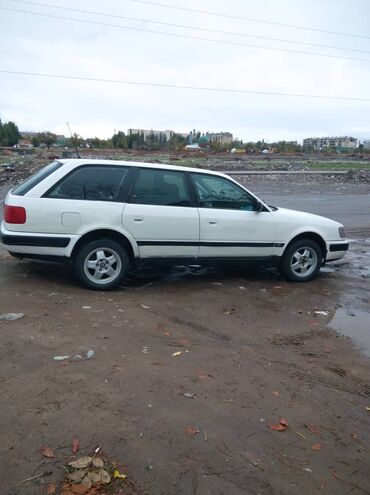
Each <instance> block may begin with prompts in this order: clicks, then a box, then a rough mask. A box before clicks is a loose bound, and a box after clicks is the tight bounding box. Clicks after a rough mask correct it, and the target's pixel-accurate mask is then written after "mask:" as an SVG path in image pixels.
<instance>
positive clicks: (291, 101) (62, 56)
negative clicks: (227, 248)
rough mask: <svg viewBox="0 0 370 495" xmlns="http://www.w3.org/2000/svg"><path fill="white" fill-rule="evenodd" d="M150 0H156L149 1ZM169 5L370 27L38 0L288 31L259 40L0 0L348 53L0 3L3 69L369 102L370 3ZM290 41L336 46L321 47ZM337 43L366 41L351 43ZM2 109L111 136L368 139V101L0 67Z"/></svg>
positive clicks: (57, 128) (21, 122) (228, 27)
mask: <svg viewBox="0 0 370 495" xmlns="http://www.w3.org/2000/svg"><path fill="white" fill-rule="evenodd" d="M153 1H154V0H153ZM157 1H158V2H159V3H166V4H168V5H172V6H181V7H188V8H194V9H202V10H208V11H212V12H220V13H225V14H229V15H235V16H240V17H253V18H257V19H262V20H266V21H273V22H276V23H284V24H290V25H292V24H293V25H299V26H306V27H310V28H314V29H323V30H328V31H336V32H338V31H339V32H346V33H351V34H357V35H363V36H365V37H366V36H368V37H369V38H368V39H361V38H355V37H350V36H348V37H347V36H339V35H333V34H327V33H320V32H315V31H304V30H299V29H291V28H287V27H283V26H275V25H269V24H262V23H254V22H248V21H246V20H241V19H230V18H226V17H217V16H212V15H209V14H207V15H204V14H195V13H191V12H185V11H181V10H175V9H170V8H163V7H159V6H154V5H147V4H143V3H138V2H136V1H134V0H106V1H104V2H101V1H97V0H64V1H58V2H57V1H56V0H40V2H42V3H45V4H48V5H57V6H63V7H68V8H75V9H85V10H90V11H98V12H104V13H106V14H112V15H123V16H130V17H135V18H138V19H145V20H151V21H160V22H168V23H174V24H184V25H189V26H193V27H200V28H207V29H215V30H222V31H230V32H233V33H244V34H245V35H256V36H266V37H273V38H280V39H282V38H283V39H286V40H291V41H293V42H294V43H286V42H277V41H268V40H259V39H253V38H248V37H241V36H236V35H235V34H234V35H228V34H219V33H210V32H208V33H207V32H203V31H195V30H194V29H184V28H176V27H170V26H159V25H157V24H154V23H153V22H143V21H129V20H124V19H119V18H109V17H102V16H99V15H90V14H87V13H76V12H75V13H74V12H68V11H61V10H57V9H53V8H49V7H41V6H33V5H29V4H28V5H27V4H22V3H18V2H14V1H11V0H0V7H6V8H11V9H18V10H23V11H32V12H39V13H44V14H45V13H47V14H51V15H56V16H64V17H73V18H76V19H82V20H85V21H86V20H89V21H96V22H103V23H110V24H116V25H118V24H119V25H122V26H126V27H127V26H130V27H136V28H143V29H149V30H150V29H151V30H160V31H165V32H169V33H180V34H186V35H190V36H197V37H203V38H214V39H218V40H223V41H234V42H239V43H246V44H256V45H263V46H265V47H270V48H271V47H274V48H286V49H291V50H303V51H309V52H314V53H320V54H331V55H337V56H340V57H353V58H358V59H364V60H366V59H367V60H369V62H366V61H355V60H343V59H336V58H327V57H321V56H315V55H304V54H296V53H289V52H280V51H276V50H271V49H261V48H254V47H247V46H236V45H227V44H221V43H214V42H210V41H201V40H194V39H185V38H176V37H171V36H165V35H161V34H155V33H149V32H142V31H135V30H127V29H118V28H114V27H108V26H99V25H93V24H86V23H80V22H75V21H69V20H65V19H64V20H62V19H55V18H48V17H39V16H36V15H28V14H24V13H19V12H11V11H6V10H0V70H11V71H24V72H39V73H50V74H61V75H70V76H83V77H91V78H104V79H118V80H130V81H141V82H153V83H165V84H166V83H167V84H174V85H188V86H189V85H191V86H203V87H204V86H207V87H214V88H228V89H238V90H257V91H272V92H284V93H299V94H311V95H327V96H346V97H354V98H361V97H362V98H369V99H370V29H369V28H370V2H369V1H368V0H352V1H350V0H258V1H257V0H254V1H251V0H227V1H226V0H202V1H199V0H198V1H196V0H187V1H185V0H157ZM298 42H307V43H316V44H324V45H332V46H335V47H340V48H342V49H329V48H319V47H309V46H304V45H299V44H298ZM343 48H351V49H356V50H364V51H367V52H368V53H364V52H356V51H347V50H344V49H343ZM0 88H1V90H0V118H1V119H2V120H3V121H8V120H13V121H15V122H16V123H17V124H18V126H19V127H20V129H21V130H35V131H40V130H50V131H52V132H56V133H60V134H67V133H68V130H67V128H66V124H65V122H66V121H69V123H70V125H71V127H72V131H73V132H77V133H79V134H81V135H82V136H83V137H91V136H99V137H110V136H111V135H112V134H113V132H114V130H123V131H124V132H126V131H127V129H128V128H130V127H140V128H146V129H156V130H157V129H158V130H160V129H174V130H177V131H181V132H187V131H189V130H191V129H193V128H196V129H200V130H202V131H210V132H215V131H230V132H232V133H233V134H234V136H235V137H239V138H241V139H243V140H245V141H249V140H251V141H252V140H258V139H265V140H267V141H273V140H278V139H287V140H295V139H297V140H301V139H302V138H304V137H309V136H323V135H354V136H356V137H358V138H360V139H366V138H367V139H370V118H369V116H370V101H369V102H358V101H336V100H331V101H330V100H327V101H326V100H314V99H308V98H297V97H282V96H262V95H248V94H234V93H230V94H228V93H217V92H206V91H195V90H185V89H171V88H155V87H148V86H133V85H124V84H112V83H99V82H88V81H75V80H63V79H45V78H41V77H31V76H24V75H9V74H3V73H0Z"/></svg>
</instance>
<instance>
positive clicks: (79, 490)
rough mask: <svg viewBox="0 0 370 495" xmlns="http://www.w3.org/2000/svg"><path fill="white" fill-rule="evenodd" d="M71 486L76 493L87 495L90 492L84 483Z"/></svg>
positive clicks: (76, 494)
mask: <svg viewBox="0 0 370 495" xmlns="http://www.w3.org/2000/svg"><path fill="white" fill-rule="evenodd" d="M71 488H72V493H73V494H74V495H85V494H86V495H87V493H89V492H90V490H89V489H88V488H86V487H84V486H83V485H72V487H71Z"/></svg>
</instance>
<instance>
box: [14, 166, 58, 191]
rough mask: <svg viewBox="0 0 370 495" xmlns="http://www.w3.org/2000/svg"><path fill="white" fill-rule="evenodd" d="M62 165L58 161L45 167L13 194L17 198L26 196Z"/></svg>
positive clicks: (15, 189) (17, 187)
mask: <svg viewBox="0 0 370 495" xmlns="http://www.w3.org/2000/svg"><path fill="white" fill-rule="evenodd" d="M62 165H63V163H62V162H57V161H56V162H52V163H49V165H46V167H43V168H42V169H40V170H39V171H38V172H36V173H35V174H33V175H31V177H29V178H28V179H26V180H25V181H23V182H21V183H20V184H19V185H18V186H16V187H15V188H14V189H12V191H11V192H12V194H14V195H15V196H24V195H25V194H26V193H28V191H30V190H31V189H32V188H34V187H35V186H37V184H39V183H40V182H41V181H42V180H44V179H45V178H46V177H48V176H49V175H51V174H52V173H53V172H55V171H56V170H58V168H60V167H61V166H62Z"/></svg>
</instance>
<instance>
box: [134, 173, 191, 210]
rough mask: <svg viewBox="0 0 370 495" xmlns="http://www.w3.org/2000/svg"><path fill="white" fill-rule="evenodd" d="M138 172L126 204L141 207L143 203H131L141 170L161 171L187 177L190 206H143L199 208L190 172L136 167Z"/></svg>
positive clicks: (186, 185)
mask: <svg viewBox="0 0 370 495" xmlns="http://www.w3.org/2000/svg"><path fill="white" fill-rule="evenodd" d="M134 168H135V169H136V171H137V173H136V176H135V177H134V178H133V179H132V183H131V187H130V190H129V194H128V196H127V199H126V202H127V203H129V204H132V205H140V204H142V203H133V202H132V201H131V198H132V193H133V190H134V187H135V185H136V182H137V179H138V177H139V172H140V170H141V169H144V170H159V171H161V172H175V173H177V174H179V173H180V174H183V175H184V176H185V187H186V189H187V193H188V195H189V199H190V205H189V206H184V205H179V206H177V205H153V204H151V203H150V204H146V203H145V204H144V205H143V206H166V207H170V208H198V200H197V197H196V195H195V190H194V188H193V184H192V181H191V178H190V177H189V172H188V171H187V170H176V169H170V168H160V167H141V166H140V167H134Z"/></svg>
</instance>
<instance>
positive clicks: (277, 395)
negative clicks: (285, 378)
mask: <svg viewBox="0 0 370 495" xmlns="http://www.w3.org/2000/svg"><path fill="white" fill-rule="evenodd" d="M272 395H275V397H279V395H280V392H279V391H278V390H272Z"/></svg>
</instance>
